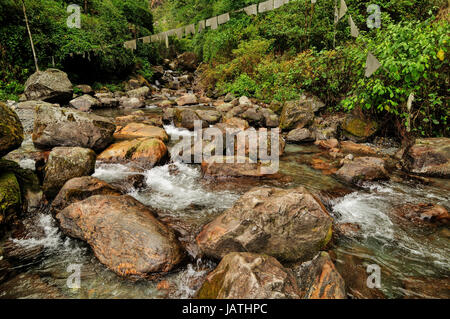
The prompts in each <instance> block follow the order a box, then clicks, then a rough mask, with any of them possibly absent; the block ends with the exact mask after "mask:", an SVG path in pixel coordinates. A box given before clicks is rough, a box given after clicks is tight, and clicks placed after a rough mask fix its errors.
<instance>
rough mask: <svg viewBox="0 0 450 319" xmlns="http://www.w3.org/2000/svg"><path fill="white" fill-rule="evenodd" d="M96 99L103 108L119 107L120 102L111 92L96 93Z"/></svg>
mask: <svg viewBox="0 0 450 319" xmlns="http://www.w3.org/2000/svg"><path fill="white" fill-rule="evenodd" d="M95 97H96V98H97V99H98V101H99V102H100V107H101V108H105V109H106V108H116V107H119V100H118V99H117V98H116V97H115V96H114V94H113V93H111V92H103V93H96V94H95Z"/></svg>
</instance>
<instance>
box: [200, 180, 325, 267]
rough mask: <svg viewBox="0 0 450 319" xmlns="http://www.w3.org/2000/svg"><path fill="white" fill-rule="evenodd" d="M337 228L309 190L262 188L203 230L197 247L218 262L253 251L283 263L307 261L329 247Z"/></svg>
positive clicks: (246, 195)
mask: <svg viewBox="0 0 450 319" xmlns="http://www.w3.org/2000/svg"><path fill="white" fill-rule="evenodd" d="M331 224H332V218H331V217H330V215H329V214H328V212H327V211H326V209H325V207H324V206H323V204H322V203H321V202H319V200H317V199H316V198H315V197H314V196H313V195H312V194H311V193H310V192H309V191H308V190H307V189H305V188H304V187H299V188H294V189H288V190H284V189H280V188H269V187H257V188H254V189H252V190H250V191H249V192H247V193H245V194H244V195H243V196H242V197H241V198H240V199H239V200H238V201H237V202H236V203H235V205H234V206H233V207H232V208H230V209H228V210H227V211H226V212H225V213H223V214H222V215H220V216H219V217H217V218H216V219H214V220H213V221H212V222H211V223H209V224H207V225H206V226H205V227H203V230H202V231H201V233H200V234H199V235H198V236H197V243H198V245H199V247H200V249H201V250H202V251H203V252H204V253H205V254H206V255H208V256H211V257H214V258H222V257H223V256H225V255H226V254H227V253H230V252H233V251H248V252H255V253H264V254H268V255H270V256H273V257H275V258H277V259H278V260H281V261H304V260H308V259H309V258H312V257H313V256H314V255H315V254H316V253H317V252H318V251H319V250H320V249H322V248H324V247H325V245H326V244H327V243H328V242H329V240H330V239H331V235H332V229H331Z"/></svg>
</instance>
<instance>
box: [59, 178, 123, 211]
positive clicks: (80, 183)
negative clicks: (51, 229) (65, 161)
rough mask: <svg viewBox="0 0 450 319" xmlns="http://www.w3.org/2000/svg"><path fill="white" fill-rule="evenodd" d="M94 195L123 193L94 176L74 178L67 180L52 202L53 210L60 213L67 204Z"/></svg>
mask: <svg viewBox="0 0 450 319" xmlns="http://www.w3.org/2000/svg"><path fill="white" fill-rule="evenodd" d="M94 195H113V196H120V195H122V193H121V192H120V191H119V190H118V189H117V188H115V187H113V186H111V185H109V184H108V183H106V182H104V181H102V180H100V179H98V178H96V177H92V176H83V177H76V178H72V179H71V180H69V181H67V182H66V183H65V184H64V186H63V188H62V189H61V190H60V191H59V193H58V196H56V198H55V199H54V200H53V202H52V211H53V212H54V213H58V212H59V211H61V210H63V209H64V208H66V207H67V206H69V205H71V204H73V203H76V202H80V201H82V200H85V199H86V198H88V197H91V196H94Z"/></svg>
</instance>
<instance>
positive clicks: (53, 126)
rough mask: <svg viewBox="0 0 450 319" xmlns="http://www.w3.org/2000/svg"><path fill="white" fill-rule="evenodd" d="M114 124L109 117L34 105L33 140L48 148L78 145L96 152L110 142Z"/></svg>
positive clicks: (38, 144) (36, 144)
mask: <svg viewBox="0 0 450 319" xmlns="http://www.w3.org/2000/svg"><path fill="white" fill-rule="evenodd" d="M115 130H116V126H115V125H114V124H113V123H111V122H110V120H109V119H107V118H104V117H101V116H97V115H94V114H90V113H85V112H80V111H77V110H74V109H70V108H58V107H52V106H49V105H38V106H37V107H36V119H35V123H34V130H33V135H32V138H33V143H34V145H35V146H36V147H39V148H43V149H50V148H52V147H55V146H79V147H85V148H91V149H93V150H94V151H96V152H98V151H101V150H103V149H105V148H106V147H107V146H108V145H109V144H110V143H111V142H112V141H113V134H114V131H115Z"/></svg>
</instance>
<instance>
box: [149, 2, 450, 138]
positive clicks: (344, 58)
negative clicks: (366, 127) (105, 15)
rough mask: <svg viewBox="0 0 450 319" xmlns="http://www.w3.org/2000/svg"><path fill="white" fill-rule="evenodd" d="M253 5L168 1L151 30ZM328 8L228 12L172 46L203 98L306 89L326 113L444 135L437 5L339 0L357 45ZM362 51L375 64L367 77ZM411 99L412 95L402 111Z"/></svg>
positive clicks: (443, 37)
mask: <svg viewBox="0 0 450 319" xmlns="http://www.w3.org/2000/svg"><path fill="white" fill-rule="evenodd" d="M257 2H258V1H228V0H218V1H213V4H211V5H208V4H207V3H208V1H204V0H191V1H176V0H168V1H166V3H165V5H163V6H162V7H160V8H159V9H157V10H156V12H155V17H156V18H157V19H158V21H162V22H163V23H161V24H160V25H159V26H158V27H159V28H165V29H167V28H172V27H178V26H181V25H186V24H188V23H193V22H196V21H199V20H200V19H204V18H207V17H210V16H213V15H216V14H220V13H223V12H228V11H232V10H235V9H239V8H242V7H244V6H245V5H248V4H251V3H257ZM372 3H374V4H378V5H379V6H380V8H381V13H382V14H381V28H379V29H369V28H368V26H367V22H366V21H367V18H368V17H369V15H370V14H369V13H367V6H368V5H369V4H372ZM333 4H334V1H333V0H322V1H317V3H316V5H315V6H312V5H311V3H310V1H302V0H299V1H291V2H290V3H289V4H287V5H285V6H283V7H282V8H279V9H277V10H274V11H271V12H267V13H264V14H260V15H258V16H253V17H249V16H247V15H245V14H244V13H235V14H233V15H232V19H231V21H230V22H228V23H227V24H225V25H223V26H220V27H219V29H217V30H210V31H208V32H204V33H201V34H197V35H196V36H194V37H193V38H191V39H183V40H181V41H177V40H176V39H172V42H175V45H176V46H178V47H179V49H180V50H192V51H195V52H196V53H197V54H198V55H200V56H201V57H202V60H203V61H204V62H205V63H204V64H203V65H202V66H201V69H200V70H201V82H200V83H201V86H202V88H203V89H204V90H205V91H209V92H210V93H211V92H214V93H216V94H218V95H220V94H226V93H233V94H235V95H237V96H238V95H248V96H251V97H255V98H258V99H261V100H263V101H265V102H271V101H272V100H279V101H285V100H290V99H295V98H298V97H299V96H300V95H301V94H302V93H303V92H310V93H312V94H315V95H317V96H319V97H320V98H321V99H322V100H323V101H324V102H325V103H326V104H327V106H328V107H329V108H330V109H331V110H344V111H348V110H352V109H355V108H362V109H363V110H364V112H365V113H367V114H371V115H372V116H375V117H377V118H379V119H382V120H383V121H384V122H388V123H389V125H391V126H394V125H396V124H397V125H400V126H401V127H402V128H406V127H407V126H411V128H412V130H413V131H414V132H415V133H416V134H418V135H423V136H424V135H426V136H429V135H432V136H442V135H449V134H450V128H449V126H448V117H449V108H448V81H449V77H448V74H449V62H448V61H449V60H448V52H449V51H448V49H449V34H450V33H449V31H450V26H449V20H448V9H447V10H445V7H446V1H439V0H435V1H408V0H378V1H370V2H368V1H360V0H347V5H348V8H349V11H348V12H349V13H350V14H351V15H352V18H353V20H354V21H355V23H356V24H357V26H358V27H359V28H360V31H361V34H360V37H358V39H356V40H355V39H353V38H352V37H351V36H350V27H349V25H348V23H347V16H345V17H344V18H343V19H342V20H341V21H340V22H339V24H338V25H337V28H336V33H335V32H334V24H333V12H334V8H333ZM334 39H335V40H334ZM369 50H370V51H371V52H372V53H373V54H375V56H376V57H377V58H378V60H379V61H380V63H381V64H382V68H381V69H379V70H378V71H377V72H376V73H375V75H374V76H372V77H371V78H369V79H367V78H366V77H365V76H364V67H365V61H366V57H367V53H368V51H369ZM410 94H413V95H414V97H415V99H414V103H413V107H412V109H411V110H410V111H408V110H407V100H408V97H409V96H410ZM408 122H411V123H408Z"/></svg>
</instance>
